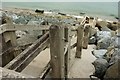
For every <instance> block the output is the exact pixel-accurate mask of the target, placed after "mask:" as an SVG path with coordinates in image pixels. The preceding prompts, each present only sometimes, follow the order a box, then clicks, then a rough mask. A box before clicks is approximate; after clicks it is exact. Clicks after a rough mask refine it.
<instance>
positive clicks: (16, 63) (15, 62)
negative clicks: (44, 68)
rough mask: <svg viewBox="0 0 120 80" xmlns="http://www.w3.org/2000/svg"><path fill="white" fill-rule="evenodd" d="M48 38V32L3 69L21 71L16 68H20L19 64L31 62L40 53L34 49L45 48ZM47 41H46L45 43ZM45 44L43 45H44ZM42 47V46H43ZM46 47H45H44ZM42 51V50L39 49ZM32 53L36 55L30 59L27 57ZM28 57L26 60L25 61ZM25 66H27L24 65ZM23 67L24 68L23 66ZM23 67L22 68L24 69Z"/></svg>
mask: <svg viewBox="0 0 120 80" xmlns="http://www.w3.org/2000/svg"><path fill="white" fill-rule="evenodd" d="M48 38H49V32H47V33H46V34H44V35H43V36H42V37H41V38H40V39H38V40H37V41H36V42H34V43H33V44H32V45H31V46H29V47H28V48H27V49H25V50H24V51H23V52H22V53H20V54H19V55H18V56H17V57H16V58H15V59H13V60H12V61H11V62H10V63H8V64H7V65H6V66H5V68H8V69H11V70H16V71H21V70H19V69H18V68H17V67H18V66H20V64H22V63H23V62H26V61H24V60H28V59H30V61H31V60H33V59H34V58H35V56H37V55H38V52H40V51H41V50H36V49H40V48H41V47H44V48H45V45H46V44H45V43H47V42H48ZM46 40H47V41H46ZM45 41H46V42H45ZM44 42H45V43H44ZM43 45H44V46H43ZM46 46H47V45H46ZM41 49H42V50H43V48H41ZM34 52H37V54H36V55H35V56H34V57H32V58H30V57H28V56H30V55H31V54H34ZM27 57H28V59H26V58H27ZM30 61H28V62H27V64H29V62H30ZM26 66H27V65H26ZM24 67H25V66H24ZM24 67H23V68H24Z"/></svg>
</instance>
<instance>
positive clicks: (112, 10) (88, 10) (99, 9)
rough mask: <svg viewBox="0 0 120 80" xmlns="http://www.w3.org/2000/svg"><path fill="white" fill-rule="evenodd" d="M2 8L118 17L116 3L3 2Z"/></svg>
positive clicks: (110, 17)
mask: <svg viewBox="0 0 120 80" xmlns="http://www.w3.org/2000/svg"><path fill="white" fill-rule="evenodd" d="M2 7H3V8H4V7H13V8H27V9H33V10H35V9H44V10H46V11H55V12H62V13H66V14H77V15H79V14H80V13H85V14H87V15H88V16H96V17H102V18H109V19H113V18H114V17H115V16H116V17H117V16H118V10H119V8H118V2H3V3H2Z"/></svg>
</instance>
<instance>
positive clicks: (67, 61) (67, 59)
mask: <svg viewBox="0 0 120 80" xmlns="http://www.w3.org/2000/svg"><path fill="white" fill-rule="evenodd" d="M68 26H69V25H68ZM64 33H65V36H64V37H65V41H66V42H67V45H68V46H67V53H66V54H65V78H69V75H68V74H69V70H70V44H71V40H70V33H71V28H70V27H65V28H64Z"/></svg>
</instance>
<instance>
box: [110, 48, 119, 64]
mask: <svg viewBox="0 0 120 80" xmlns="http://www.w3.org/2000/svg"><path fill="white" fill-rule="evenodd" d="M119 59H120V49H116V50H115V51H114V53H113V55H112V57H111V59H110V61H109V65H113V64H114V63H116V62H117V61H118V60H119Z"/></svg>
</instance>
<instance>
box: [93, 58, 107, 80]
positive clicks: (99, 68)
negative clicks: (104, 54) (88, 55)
mask: <svg viewBox="0 0 120 80" xmlns="http://www.w3.org/2000/svg"><path fill="white" fill-rule="evenodd" d="M92 64H93V65H94V67H95V72H94V73H93V75H94V76H95V77H98V78H99V79H101V80H103V77H104V75H105V72H106V70H107V68H108V65H109V64H108V62H107V60H106V59H101V58H98V59H96V60H95V61H94V62H93V63H92Z"/></svg>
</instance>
